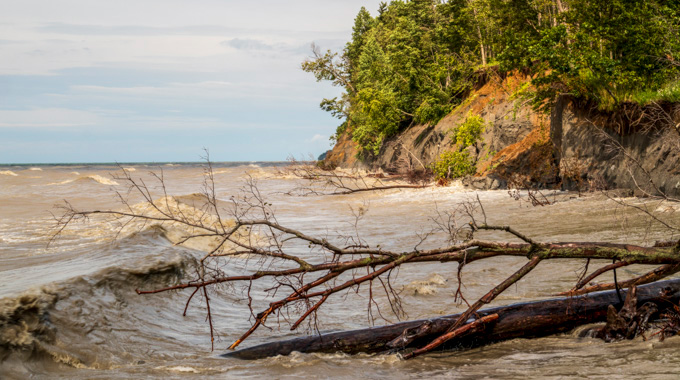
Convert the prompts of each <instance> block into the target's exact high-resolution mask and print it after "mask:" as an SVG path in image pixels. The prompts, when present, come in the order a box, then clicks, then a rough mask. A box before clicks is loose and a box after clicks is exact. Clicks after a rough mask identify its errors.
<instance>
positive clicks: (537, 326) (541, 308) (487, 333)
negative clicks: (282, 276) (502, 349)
mask: <svg viewBox="0 0 680 380" xmlns="http://www.w3.org/2000/svg"><path fill="white" fill-rule="evenodd" d="M627 292H628V290H624V289H621V290H620V292H619V294H617V291H614V290H612V291H603V292H597V293H592V294H588V295H584V296H575V297H563V298H554V299H549V300H544V301H535V302H527V303H520V304H514V305H509V306H502V307H495V308H489V309H485V310H480V311H479V312H477V318H476V319H478V320H479V319H482V318H484V317H489V318H486V320H488V321H490V322H487V323H486V324H484V325H483V326H482V327H479V326H477V328H475V329H471V330H470V332H469V333H467V334H463V335H461V336H457V337H456V339H453V340H451V341H449V342H447V343H446V344H444V345H442V346H441V347H440V348H441V349H451V348H456V347H474V346H479V345H484V344H489V343H493V342H499V341H503V340H508V339H514V338H538V337H543V336H548V335H552V334H556V333H562V332H566V331H569V330H572V329H574V328H575V327H578V326H581V325H584V324H589V323H596V322H604V321H605V320H606V318H607V309H608V307H609V305H615V306H617V309H618V308H619V307H620V306H621V305H622V302H621V300H622V299H625V297H626V293H627ZM637 301H638V305H643V304H645V303H646V302H654V303H656V304H657V305H658V306H659V307H658V308H659V310H662V309H664V308H666V307H668V306H671V304H675V305H677V304H678V302H679V301H680V280H667V281H658V282H655V283H652V284H648V285H643V286H639V287H638V288H637ZM494 314H497V315H498V317H497V318H496V317H495V316H493V315H494ZM459 316H460V314H454V315H448V316H444V317H440V318H434V319H429V320H417V321H410V322H402V323H397V324H394V325H388V326H382V327H373V328H367V329H361V330H353V331H342V332H333V333H328V334H323V335H315V336H308V337H301V338H296V339H291V340H284V341H279V342H271V343H265V344H261V345H258V346H254V347H249V348H245V349H241V350H238V351H232V352H228V353H226V354H223V355H222V356H223V357H232V358H239V359H248V360H254V359H261V358H266V357H270V356H276V355H289V354H290V353H292V352H294V351H298V352H303V353H311V352H322V353H333V352H343V353H347V354H358V353H380V352H394V351H395V350H398V351H402V350H406V351H409V350H411V349H413V348H417V347H422V346H423V345H425V344H427V343H429V342H431V341H432V340H434V339H436V338H437V337H439V336H441V335H442V334H445V333H446V332H447V329H449V328H450V326H451V325H452V323H453V322H455V321H456V320H457V319H458V317H459ZM480 322H483V321H480Z"/></svg>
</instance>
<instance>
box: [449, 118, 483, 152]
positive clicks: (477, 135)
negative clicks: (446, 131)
mask: <svg viewBox="0 0 680 380" xmlns="http://www.w3.org/2000/svg"><path fill="white" fill-rule="evenodd" d="M485 129H486V123H485V122H484V118H482V117H481V116H479V115H473V114H472V112H469V113H468V115H467V117H466V118H465V121H464V122H463V123H462V124H461V125H459V126H458V127H457V128H455V129H454V130H453V132H454V139H453V143H454V144H458V146H459V147H460V149H464V148H467V147H469V146H472V145H474V144H475V143H476V142H477V141H479V140H480V139H481V137H482V133H484V130H485Z"/></svg>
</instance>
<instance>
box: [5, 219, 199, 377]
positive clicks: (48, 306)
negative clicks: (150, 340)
mask: <svg viewBox="0 0 680 380" xmlns="http://www.w3.org/2000/svg"><path fill="white" fill-rule="evenodd" d="M147 234H148V233H147ZM136 238H137V237H135V236H133V237H130V238H129V239H130V240H134V239H136ZM194 263H195V259H194V258H193V256H191V255H187V254H183V255H182V254H180V253H179V252H177V253H176V254H175V255H170V257H169V258H160V257H159V258H156V259H148V258H146V259H145V261H144V263H143V264H139V263H138V264H137V265H134V266H132V267H129V268H120V267H113V268H107V269H103V270H101V271H99V272H96V273H94V274H92V275H88V276H77V277H75V278H73V279H70V280H67V281H65V282H61V283H57V284H51V285H48V286H44V287H42V288H41V289H37V290H33V291H29V292H26V293H24V294H21V295H19V296H17V297H15V298H6V299H2V300H0V368H2V364H3V362H8V361H14V362H20V363H23V364H26V363H27V364H26V365H29V366H31V365H36V363H37V365H38V366H39V367H40V366H42V368H43V369H44V368H49V366H50V365H53V364H50V363H59V364H65V365H67V366H70V367H75V368H97V369H107V368H113V367H114V366H116V365H120V364H122V363H123V362H124V361H125V360H128V359H129V358H127V357H126V355H122V356H121V355H120V354H119V352H120V349H121V348H125V350H126V351H130V350H133V348H129V347H127V346H128V345H130V344H133V345H134V344H135V343H137V341H136V340H135V339H129V338H130V336H129V333H128V334H120V335H119V334H113V335H112V334H111V331H134V330H135V329H136V328H137V327H136V326H135V324H136V323H139V321H138V320H137V318H149V315H147V314H148V313H149V311H148V310H145V308H146V307H147V306H149V304H148V302H149V300H148V298H145V297H146V296H139V295H137V294H136V292H135V289H137V288H143V289H154V288H159V287H163V286H167V285H168V284H173V283H176V282H178V281H180V279H181V278H182V277H183V275H184V273H185V271H186V269H187V267H188V266H189V265H193V264H194ZM172 297H173V295H167V296H165V297H156V298H155V299H154V300H153V301H154V302H157V304H156V305H154V306H156V308H161V309H162V308H163V307H164V306H163V305H165V302H167V301H168V300H169V299H171V298H172ZM168 307H170V306H169V305H168ZM172 307H173V308H176V305H175V302H173V305H172ZM114 314H116V315H114ZM139 315H141V317H138V316H139ZM146 333H149V332H146ZM156 333H160V331H159V332H156ZM137 334H139V335H143V334H142V333H137ZM154 334H155V333H154ZM152 335H153V334H152ZM112 339H113V341H112ZM116 340H118V341H116Z"/></svg>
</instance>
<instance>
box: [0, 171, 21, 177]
mask: <svg viewBox="0 0 680 380" xmlns="http://www.w3.org/2000/svg"><path fill="white" fill-rule="evenodd" d="M0 175H9V176H12V177H16V176H18V174H17V173H15V172H13V171H11V170H5V171H1V172H0Z"/></svg>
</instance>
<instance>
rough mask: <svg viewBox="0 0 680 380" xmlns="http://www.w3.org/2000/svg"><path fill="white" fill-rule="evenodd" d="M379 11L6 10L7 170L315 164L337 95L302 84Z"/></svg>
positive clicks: (24, 6) (268, 4)
mask: <svg viewBox="0 0 680 380" xmlns="http://www.w3.org/2000/svg"><path fill="white" fill-rule="evenodd" d="M379 3H380V0H375V1H373V0H371V1H359V0H295V1H283V0H278V1H275V0H260V1H235V0H234V1H232V0H200V1H188V0H186V1H180V0H134V1H129V0H117V1H104V0H97V1H95V0H60V1H54V0H21V1H10V0H0V133H1V134H2V138H1V139H0V163H50V162H114V161H117V162H141V161H144V162H164V161H198V160H199V158H200V156H201V155H202V149H203V148H204V147H205V148H208V149H209V150H210V154H211V157H212V158H213V160H216V161H256V160H262V161H264V160H285V159H286V157H287V156H288V155H295V156H300V155H303V154H304V155H306V154H308V153H312V154H314V155H318V154H320V153H322V152H324V151H325V150H327V149H329V148H330V142H329V140H328V137H329V136H330V135H331V134H332V133H333V132H334V131H335V127H336V126H337V125H338V124H339V121H338V120H337V119H333V118H332V117H330V115H328V114H327V113H325V112H323V111H321V110H320V109H319V107H318V105H319V101H320V100H321V98H323V97H333V96H336V95H338V94H339V89H337V88H333V87H331V86H330V85H328V84H320V83H317V82H315V80H314V77H313V76H312V75H311V74H308V73H304V72H302V70H300V63H301V62H302V61H303V60H304V59H305V58H306V57H308V56H309V54H310V44H311V43H312V42H315V43H316V44H317V45H319V46H321V47H322V48H324V49H326V48H330V49H334V50H338V49H341V48H342V46H343V45H344V43H345V42H346V41H347V40H348V39H349V38H350V37H351V28H352V24H353V20H354V16H355V15H356V14H357V12H358V11H359V9H360V8H361V6H366V8H367V9H368V10H369V11H370V12H371V13H372V14H374V13H375V12H376V9H377V8H378V4H379Z"/></svg>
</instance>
